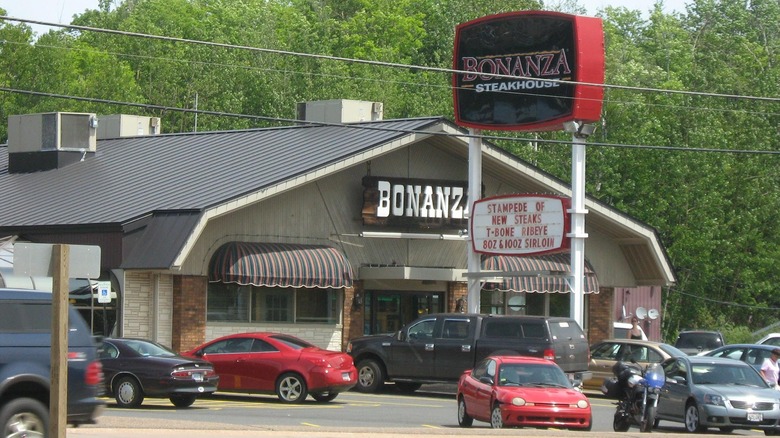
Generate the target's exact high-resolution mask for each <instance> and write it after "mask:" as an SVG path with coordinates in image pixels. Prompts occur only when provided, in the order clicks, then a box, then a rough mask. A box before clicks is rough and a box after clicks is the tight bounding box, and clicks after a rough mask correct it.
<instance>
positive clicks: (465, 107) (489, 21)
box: [452, 11, 604, 131]
mask: <svg viewBox="0 0 780 438" xmlns="http://www.w3.org/2000/svg"><path fill="white" fill-rule="evenodd" d="M453 64H454V65H453V68H454V69H455V70H457V71H458V73H456V74H455V75H453V79H452V82H453V84H452V85H453V99H454V103H455V122H456V123H457V124H458V125H461V126H466V127H470V128H477V129H491V130H514V131H548V130H559V129H562V128H563V123H564V122H567V121H574V120H576V121H579V122H595V121H598V120H599V118H600V117H601V104H602V100H603V97H604V90H603V88H602V87H601V86H598V85H600V84H603V83H604V32H603V28H602V22H601V19H600V18H595V17H584V16H578V15H569V14H561V13H557V12H546V11H521V12H510V13H506V14H498V15H491V16H487V17H482V18H479V19H476V20H473V21H469V22H467V23H463V24H461V25H459V26H457V28H456V31H455V56H454V60H453ZM567 82H571V83H567ZM583 83H587V84H595V85H596V86H594V85H583Z"/></svg>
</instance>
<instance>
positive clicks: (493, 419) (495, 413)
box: [490, 403, 504, 429]
mask: <svg viewBox="0 0 780 438" xmlns="http://www.w3.org/2000/svg"><path fill="white" fill-rule="evenodd" d="M490 427H491V428H493V429H502V428H503V427H504V418H503V417H502V416H501V406H499V405H498V403H496V404H495V405H493V410H491V411H490Z"/></svg>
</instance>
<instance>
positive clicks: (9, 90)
mask: <svg viewBox="0 0 780 438" xmlns="http://www.w3.org/2000/svg"><path fill="white" fill-rule="evenodd" d="M0 92H6V93H18V94H26V95H31V96H40V97H51V98H57V99H69V100H77V101H82V102H91V103H102V104H109V105H120V106H130V107H136V108H144V109H153V110H163V111H178V112H184V113H190V114H205V115H211V116H219V117H235V118H243V119H254V120H263V121H268V122H276V123H288V124H304V125H318V126H337V127H344V128H352V129H367V130H376V131H390V132H398V133H402V134H425V135H432V136H445V137H459V138H482V139H487V140H494V141H495V140H504V141H511V142H525V143H532V142H536V143H547V144H559V145H570V144H571V140H552V139H542V138H519V137H509V136H498V135H484V134H483V135H471V134H466V133H446V132H429V131H416V130H409V129H394V128H386V127H378V126H368V125H365V124H364V125H355V124H346V123H330V122H313V121H306V120H298V119H288V118H283V117H270V116H257V115H249V114H238V113H228V112H223V111H209V110H201V109H191V108H177V107H171V106H164V105H155V104H145V103H134V102H123V101H117V100H109V99H99V98H91V97H80V96H71V95H66V94H57V93H44V92H40V91H30V90H19V89H15V88H8V87H0ZM587 145H588V146H600V147H611V148H626V149H648V150H661V151H677V152H708V153H724V154H739V155H780V151H773V150H741V149H716V148H686V147H679V146H652V145H638V144H616V143H600V142H588V143H587Z"/></svg>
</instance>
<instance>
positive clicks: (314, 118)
mask: <svg viewBox="0 0 780 438" xmlns="http://www.w3.org/2000/svg"><path fill="white" fill-rule="evenodd" d="M296 110H297V111H296V112H297V118H298V120H304V121H307V122H322V123H356V122H373V121H377V120H382V118H383V116H384V105H382V102H368V101H363V100H348V99H335V100H318V101H314V102H300V103H298V105H297V108H296Z"/></svg>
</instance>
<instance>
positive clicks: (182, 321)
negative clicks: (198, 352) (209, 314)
mask: <svg viewBox="0 0 780 438" xmlns="http://www.w3.org/2000/svg"><path fill="white" fill-rule="evenodd" d="M207 291H208V278H207V277H203V276H192V275H177V276H175V277H174V278H173V317H172V322H173V324H172V326H173V330H172V341H171V347H172V348H173V349H174V350H175V351H186V350H190V349H192V348H195V347H197V346H198V345H200V344H202V343H203V342H205V341H206V296H207Z"/></svg>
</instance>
